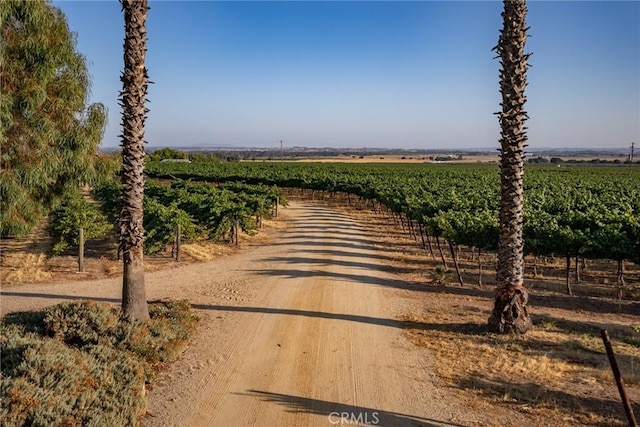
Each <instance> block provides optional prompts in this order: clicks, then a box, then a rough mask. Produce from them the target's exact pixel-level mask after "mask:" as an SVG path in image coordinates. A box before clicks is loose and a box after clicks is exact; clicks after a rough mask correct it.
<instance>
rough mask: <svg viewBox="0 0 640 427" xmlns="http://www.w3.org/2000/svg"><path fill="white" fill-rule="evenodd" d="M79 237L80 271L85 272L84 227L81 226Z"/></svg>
mask: <svg viewBox="0 0 640 427" xmlns="http://www.w3.org/2000/svg"><path fill="white" fill-rule="evenodd" d="M78 231H79V234H80V236H79V237H78V273H83V272H84V228H82V227H80V230H78Z"/></svg>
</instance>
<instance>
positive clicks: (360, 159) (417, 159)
mask: <svg viewBox="0 0 640 427" xmlns="http://www.w3.org/2000/svg"><path fill="white" fill-rule="evenodd" d="M439 156H442V155H432V156H424V155H418V156H396V155H394V156H326V157H299V158H291V157H285V159H284V161H285V162H297V163H497V162H499V160H500V156H499V155H498V154H497V151H496V154H495V155H465V156H463V157H462V159H456V158H452V159H450V160H446V161H436V160H430V159H429V157H439ZM443 157H444V156H443ZM529 157H530V158H534V157H536V156H529ZM557 157H558V158H560V159H562V160H563V161H565V162H567V161H572V160H577V161H589V160H592V159H593V158H595V157H585V156H557ZM597 158H598V159H600V160H605V161H608V162H612V161H614V160H620V161H624V160H625V158H624V156H597ZM244 161H245V162H247V163H254V162H280V159H279V158H275V157H273V158H272V159H271V160H266V159H256V160H244Z"/></svg>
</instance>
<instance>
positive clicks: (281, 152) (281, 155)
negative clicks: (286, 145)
mask: <svg viewBox="0 0 640 427" xmlns="http://www.w3.org/2000/svg"><path fill="white" fill-rule="evenodd" d="M283 157H284V152H283V149H282V140H280V162H282V158H283Z"/></svg>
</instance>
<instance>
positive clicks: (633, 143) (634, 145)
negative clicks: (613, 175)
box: [629, 142, 636, 165]
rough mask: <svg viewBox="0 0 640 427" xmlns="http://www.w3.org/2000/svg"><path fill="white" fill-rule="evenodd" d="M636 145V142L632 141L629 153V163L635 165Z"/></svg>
mask: <svg viewBox="0 0 640 427" xmlns="http://www.w3.org/2000/svg"><path fill="white" fill-rule="evenodd" d="M635 147H636V143H635V142H632V143H631V154H630V155H629V164H630V165H633V150H634V149H635Z"/></svg>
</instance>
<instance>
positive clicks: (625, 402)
mask: <svg viewBox="0 0 640 427" xmlns="http://www.w3.org/2000/svg"><path fill="white" fill-rule="evenodd" d="M600 335H601V336H602V342H604V347H605V349H606V350H607V357H608V358H609V364H611V370H612V371H613V376H614V378H615V380H616V385H617V386H618V392H619V393H620V399H622V406H624V412H625V413H626V414H627V419H628V420H629V426H630V427H637V426H638V423H637V422H636V417H635V415H634V414H633V408H632V407H631V403H630V402H629V398H628V397H627V392H626V390H625V389H624V381H622V376H621V375H620V368H619V367H618V362H617V361H616V355H615V354H614V353H613V347H611V341H609V333H608V332H607V330H606V329H602V330H601V331H600Z"/></svg>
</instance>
